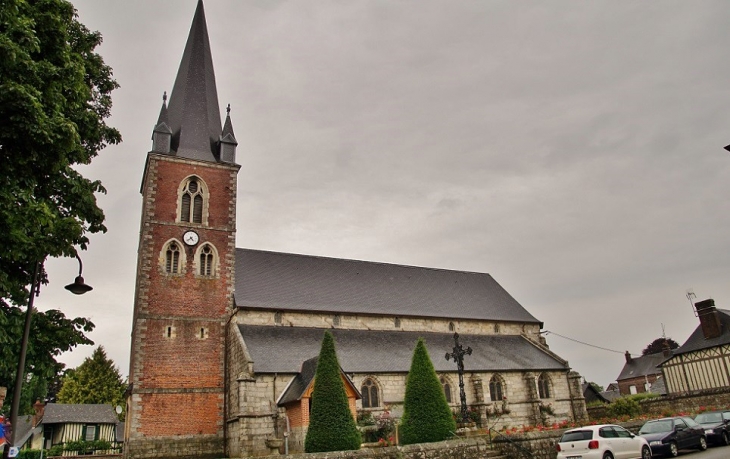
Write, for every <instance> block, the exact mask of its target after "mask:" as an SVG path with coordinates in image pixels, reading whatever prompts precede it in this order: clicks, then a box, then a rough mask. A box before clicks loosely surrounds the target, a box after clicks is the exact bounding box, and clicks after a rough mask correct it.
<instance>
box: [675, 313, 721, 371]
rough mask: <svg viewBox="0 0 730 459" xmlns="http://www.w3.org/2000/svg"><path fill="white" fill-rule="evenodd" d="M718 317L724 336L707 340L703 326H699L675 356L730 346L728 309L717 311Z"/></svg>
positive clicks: (677, 350) (676, 351) (676, 350)
mask: <svg viewBox="0 0 730 459" xmlns="http://www.w3.org/2000/svg"><path fill="white" fill-rule="evenodd" d="M717 315H718V318H719V319H720V324H721V327H722V334H721V335H720V336H718V337H717V338H712V339H705V335H704V334H703V333H702V325H698V326H697V328H696V329H695V331H694V332H692V334H691V335H690V336H689V338H688V339H687V341H685V342H684V344H682V345H681V346H679V348H677V349H675V350H674V351H673V352H674V355H679V354H686V353H688V352H694V351H699V350H700V349H708V348H711V347H715V346H722V345H725V344H730V311H729V310H727V309H717ZM665 360H668V359H665Z"/></svg>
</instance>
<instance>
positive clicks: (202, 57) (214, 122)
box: [167, 0, 221, 162]
mask: <svg viewBox="0 0 730 459" xmlns="http://www.w3.org/2000/svg"><path fill="white" fill-rule="evenodd" d="M167 116H168V118H169V127H170V129H171V130H172V141H171V145H170V149H171V150H172V152H173V154H176V155H177V156H181V157H183V158H189V159H196V160H202V161H215V162H218V161H220V159H219V155H218V141H219V137H220V134H221V117H220V111H219V108H218V92H217V91H216V87H215V73H214V71H213V58H212V57H211V52H210V42H209V40H208V27H207V25H206V23H205V11H204V9H203V1H202V0H198V6H197V8H196V9H195V16H194V17H193V23H192V25H191V26H190V33H189V35H188V41H187V43H186V45H185V51H184V52H183V56H182V61H181V62H180V69H179V70H178V72H177V77H176V78H175V85H174V86H173V88H172V94H170V104H169V107H168V110H167Z"/></svg>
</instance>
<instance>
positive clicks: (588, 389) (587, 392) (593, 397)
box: [581, 383, 609, 403]
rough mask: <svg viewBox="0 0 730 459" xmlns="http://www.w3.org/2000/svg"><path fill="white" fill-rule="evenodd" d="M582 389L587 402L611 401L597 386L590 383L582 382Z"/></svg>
mask: <svg viewBox="0 0 730 459" xmlns="http://www.w3.org/2000/svg"><path fill="white" fill-rule="evenodd" d="M581 389H582V390H583V397H585V399H586V403H591V402H596V401H598V402H601V403H609V400H608V399H607V398H606V397H604V396H603V393H602V392H598V391H597V390H596V388H595V387H593V386H591V385H590V384H588V383H583V384H581Z"/></svg>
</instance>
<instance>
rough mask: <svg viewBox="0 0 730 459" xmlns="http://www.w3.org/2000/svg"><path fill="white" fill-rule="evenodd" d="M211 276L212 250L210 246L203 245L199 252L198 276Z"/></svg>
mask: <svg viewBox="0 0 730 459" xmlns="http://www.w3.org/2000/svg"><path fill="white" fill-rule="evenodd" d="M213 274H214V270H213V249H211V248H210V245H208V244H205V245H204V246H203V248H202V249H201V250H200V275H201V276H212V275H213Z"/></svg>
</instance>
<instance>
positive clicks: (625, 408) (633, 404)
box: [607, 397, 641, 418]
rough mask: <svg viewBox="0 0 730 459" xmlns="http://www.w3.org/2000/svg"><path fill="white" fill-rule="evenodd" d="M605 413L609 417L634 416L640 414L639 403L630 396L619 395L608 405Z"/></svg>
mask: <svg viewBox="0 0 730 459" xmlns="http://www.w3.org/2000/svg"><path fill="white" fill-rule="evenodd" d="M607 413H608V415H609V416H611V417H619V416H629V417H632V418H633V417H636V416H638V415H640V414H641V405H639V402H637V401H636V400H634V399H633V398H631V397H621V398H619V399H616V400H614V401H613V402H612V403H611V404H610V405H609V407H608V410H607Z"/></svg>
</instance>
